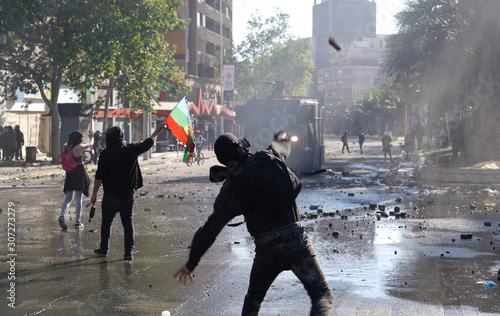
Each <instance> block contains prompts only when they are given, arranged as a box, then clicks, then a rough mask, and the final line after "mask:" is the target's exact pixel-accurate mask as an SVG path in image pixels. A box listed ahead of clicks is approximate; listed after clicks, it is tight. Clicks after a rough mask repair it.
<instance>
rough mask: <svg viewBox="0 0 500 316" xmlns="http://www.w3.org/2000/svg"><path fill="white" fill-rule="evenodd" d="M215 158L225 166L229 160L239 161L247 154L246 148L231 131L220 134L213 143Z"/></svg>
mask: <svg viewBox="0 0 500 316" xmlns="http://www.w3.org/2000/svg"><path fill="white" fill-rule="evenodd" d="M214 152H215V155H216V156H217V160H219V162H220V163H221V164H223V165H225V166H227V165H228V164H229V163H230V162H231V161H240V160H242V159H244V158H246V157H248V155H249V151H248V148H247V147H246V146H245V145H244V144H242V143H241V142H240V141H239V140H238V138H236V136H234V135H233V134H231V133H225V134H222V135H220V136H219V137H218V138H217V140H216V141H215V144H214Z"/></svg>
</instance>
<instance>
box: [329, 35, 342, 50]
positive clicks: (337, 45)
mask: <svg viewBox="0 0 500 316" xmlns="http://www.w3.org/2000/svg"><path fill="white" fill-rule="evenodd" d="M328 44H330V46H332V47H333V48H335V49H336V50H337V51H339V50H340V46H339V44H337V42H336V41H335V39H334V38H333V36H330V37H329V38H328Z"/></svg>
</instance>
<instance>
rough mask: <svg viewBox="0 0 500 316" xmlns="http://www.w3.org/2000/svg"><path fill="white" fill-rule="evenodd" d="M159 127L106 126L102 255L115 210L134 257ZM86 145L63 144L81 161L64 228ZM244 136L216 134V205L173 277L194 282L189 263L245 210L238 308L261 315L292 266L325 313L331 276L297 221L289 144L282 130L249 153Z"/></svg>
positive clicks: (69, 182)
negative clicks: (141, 198)
mask: <svg viewBox="0 0 500 316" xmlns="http://www.w3.org/2000/svg"><path fill="white" fill-rule="evenodd" d="M163 129H164V126H163V125H158V126H157V128H156V129H155V131H154V133H153V134H152V135H151V136H150V137H148V138H147V139H146V140H144V141H143V142H140V143H132V144H125V142H124V141H123V131H122V130H121V128H120V127H116V126H115V127H111V128H109V129H108V130H107V131H106V136H105V139H106V148H105V149H104V150H103V151H102V152H101V153H100V156H99V160H98V165H97V172H96V174H95V180H94V188H93V191H92V196H91V203H93V204H95V203H96V202H97V196H98V193H99V190H100V188H101V186H102V187H103V189H104V194H103V197H102V205H101V214H102V222H101V238H100V243H99V248H97V249H95V250H94V252H95V254H97V255H98V256H100V257H106V256H107V254H108V250H109V239H110V236H111V225H112V222H113V219H114V217H115V216H116V214H118V213H119V214H120V218H121V222H122V226H123V229H124V259H125V260H127V261H130V260H132V259H133V253H132V251H133V248H134V227H133V220H132V213H133V205H134V193H135V191H136V190H137V189H139V188H141V187H142V186H143V179H142V174H141V170H140V166H139V163H138V159H137V158H138V156H139V155H141V154H142V153H144V152H146V151H147V150H149V149H150V148H151V147H152V146H153V144H154V142H155V141H156V138H157V136H158V135H159V134H160V133H161V132H162V130H163ZM89 137H90V139H91V141H90V143H88V144H83V135H82V133H80V132H77V131H75V132H73V133H71V134H70V137H69V140H68V142H67V143H65V145H64V150H65V151H71V152H72V153H73V156H74V157H75V160H76V161H77V163H78V166H77V167H76V168H75V169H73V170H70V171H67V173H66V181H65V184H64V192H65V193H66V200H65V202H64V204H63V207H62V210H61V214H60V217H59V224H60V225H61V228H63V229H67V224H66V222H65V220H64V213H65V211H66V210H67V207H68V205H69V203H70V202H71V199H72V198H73V194H74V195H75V196H76V199H77V216H76V219H75V227H76V228H80V227H82V226H83V224H81V222H80V211H81V196H82V194H83V195H86V196H88V194H89V185H90V179H89V176H88V175H87V173H86V171H85V168H84V166H83V163H82V159H81V157H82V153H83V151H84V150H85V149H86V148H89V147H91V146H93V137H92V132H89ZM249 146H250V144H249V143H248V141H240V140H238V139H237V138H236V137H235V136H234V135H232V134H229V133H227V134H222V135H220V136H219V137H218V138H217V139H216V141H215V142H214V144H213V149H214V152H215V155H216V157H217V160H218V161H219V162H220V163H221V164H222V165H223V166H213V167H212V168H211V169H210V180H211V181H212V182H223V184H222V188H221V191H220V193H219V194H218V196H217V197H216V199H215V202H214V211H213V213H212V215H210V216H209V218H208V219H207V221H206V222H205V224H204V225H203V226H202V227H201V228H200V229H199V230H198V231H197V232H196V233H195V235H194V237H193V239H192V243H191V247H190V249H191V250H190V254H189V257H188V259H187V261H186V263H185V264H184V265H183V266H181V267H180V268H179V270H178V271H177V272H176V273H175V275H174V277H175V278H177V279H178V281H179V282H183V283H184V284H185V283H186V282H187V280H190V281H191V282H193V281H194V276H193V274H192V273H193V270H194V269H195V268H196V266H197V265H198V264H199V262H200V260H201V257H202V256H203V255H204V254H205V253H206V252H207V251H208V249H209V248H210V247H211V245H212V244H213V243H214V241H215V239H216V237H217V236H218V234H219V233H220V232H221V231H222V229H223V228H224V227H225V226H226V225H227V224H228V223H229V221H231V220H232V219H233V218H234V217H236V216H238V215H243V216H244V218H245V222H246V225H247V229H248V231H249V233H250V235H251V236H252V237H254V239H255V247H256V248H255V258H254V262H253V266H252V270H251V273H250V284H249V287H248V291H247V294H246V296H245V300H244V303H243V308H242V313H241V314H242V315H258V313H259V310H260V307H261V303H262V301H263V300H264V297H265V296H266V293H267V291H268V289H269V288H270V286H271V284H272V283H273V282H274V280H275V279H276V278H277V276H278V275H279V274H280V273H281V272H282V271H285V270H291V271H292V272H293V273H294V274H295V275H296V276H297V277H298V279H299V280H300V281H301V282H302V283H303V285H304V287H305V288H306V290H307V293H308V295H309V296H310V299H311V303H312V306H311V315H329V313H330V309H331V307H332V304H333V298H332V293H331V291H330V289H329V284H328V281H327V279H326V277H325V274H324V273H323V271H322V268H321V266H320V264H319V261H318V258H317V257H316V254H315V252H314V249H313V246H312V244H311V242H310V240H309V237H308V235H307V234H306V233H305V231H304V227H303V226H302V225H301V223H300V221H299V211H298V206H297V203H296V197H297V195H298V194H299V192H300V189H301V183H300V181H299V179H298V178H297V177H296V176H295V174H294V173H293V172H292V171H291V170H290V169H288V168H287V167H286V164H285V159H286V158H287V157H288V156H289V154H290V149H291V144H290V139H289V136H288V134H287V133H286V132H282V131H280V132H278V133H277V134H275V137H274V140H273V141H272V143H271V144H270V146H269V148H268V149H267V150H262V151H258V152H257V153H255V154H251V153H250V151H249V150H248V147H249Z"/></svg>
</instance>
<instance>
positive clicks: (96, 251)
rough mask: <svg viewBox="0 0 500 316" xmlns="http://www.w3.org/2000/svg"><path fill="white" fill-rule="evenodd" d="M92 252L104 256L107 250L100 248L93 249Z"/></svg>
mask: <svg viewBox="0 0 500 316" xmlns="http://www.w3.org/2000/svg"><path fill="white" fill-rule="evenodd" d="M94 253H95V254H96V255H98V256H99V257H106V256H107V255H108V253H107V252H104V251H102V249H101V248H97V249H94Z"/></svg>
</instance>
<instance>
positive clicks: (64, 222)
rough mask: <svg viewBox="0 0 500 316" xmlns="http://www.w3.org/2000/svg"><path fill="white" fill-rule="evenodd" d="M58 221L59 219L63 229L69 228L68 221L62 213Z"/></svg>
mask: <svg viewBox="0 0 500 316" xmlns="http://www.w3.org/2000/svg"><path fill="white" fill-rule="evenodd" d="M58 221H59V226H61V228H62V229H63V230H66V229H68V226H67V225H66V221H65V220H64V216H62V215H60V216H59V220H58Z"/></svg>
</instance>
